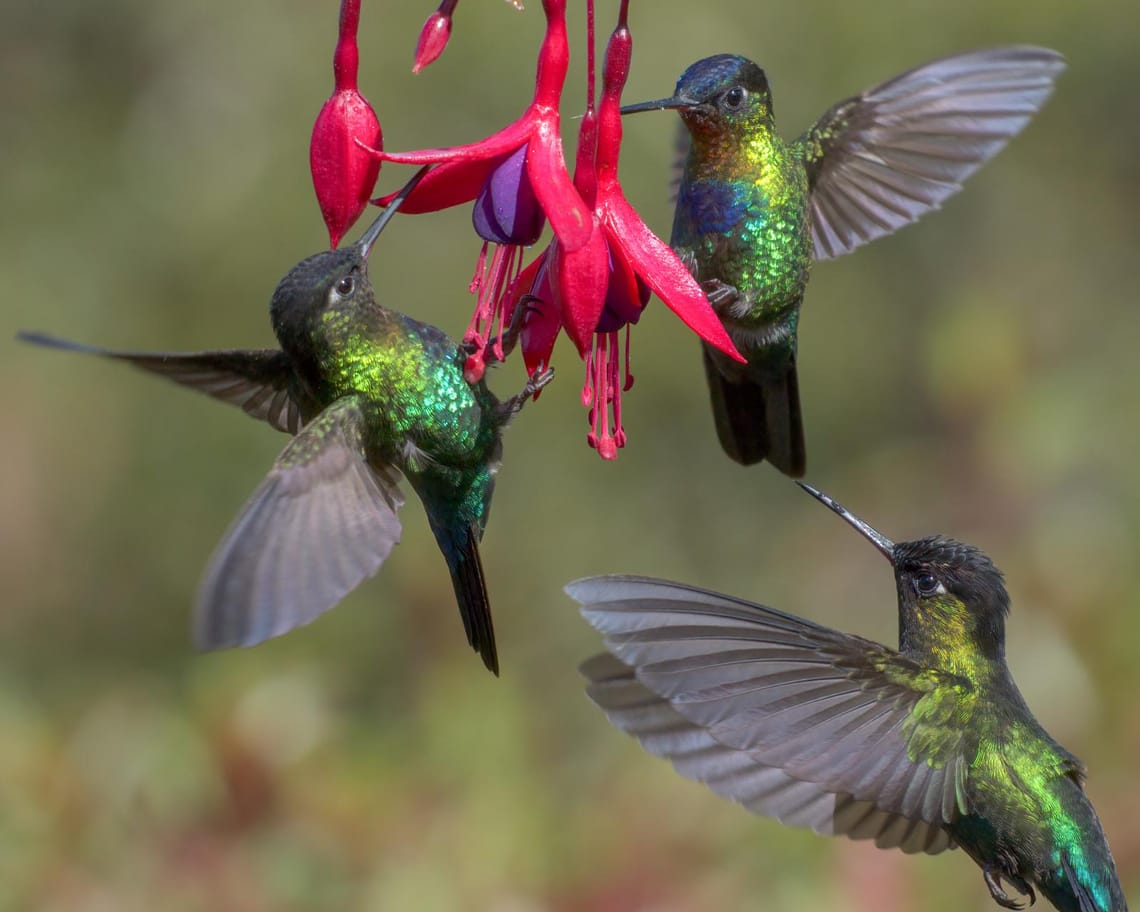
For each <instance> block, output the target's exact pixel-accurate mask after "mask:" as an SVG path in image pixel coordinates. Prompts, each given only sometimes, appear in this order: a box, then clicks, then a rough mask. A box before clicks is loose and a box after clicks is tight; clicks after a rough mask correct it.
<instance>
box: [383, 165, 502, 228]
mask: <svg viewBox="0 0 1140 912" xmlns="http://www.w3.org/2000/svg"><path fill="white" fill-rule="evenodd" d="M494 164H495V163H494V160H493V159H486V160H485V161H483V160H477V161H469V162H468V161H457V162H446V163H445V164H442V165H436V166H435V167H434V168H432V169H431V170H430V171H429V172H428V173H427V174H425V175H424V176H423V178H422V179H421V180H420V182H419V183H418V184H417V185H416V188H415V189H414V190H413V191H412V192H411V193H410V194H409V195H408V197H407V199H405V200H404V202H403V203H401V204H400V214H401V215H420V214H422V213H424V212H438V211H439V210H440V209H448V208H450V207H451V206H458V205H461V204H462V203H467V202H470V201H471V200H473V199H475V197H476V196H478V195H479V191H480V190H481V189H482V187H483V182H484V181H486V179H487V175H488V174H490V172H491V168H492V167H493V166H494ZM399 192H400V191H398V190H396V191H393V192H392V193H389V194H387V195H385V196H382V197H380V198H379V199H376V200H373V202H374V203H376V204H377V205H379V206H387V205H388V204H389V203H391V202H392V200H393V199H394V198H395V196H396V194H397V193H399Z"/></svg>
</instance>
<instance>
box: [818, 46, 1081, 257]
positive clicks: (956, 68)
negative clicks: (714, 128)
mask: <svg viewBox="0 0 1140 912" xmlns="http://www.w3.org/2000/svg"><path fill="white" fill-rule="evenodd" d="M1064 68H1065V62H1064V59H1063V58H1062V57H1061V55H1060V54H1058V53H1057V52H1056V51H1051V50H1048V49H1046V48H1036V47H998V48H990V49H986V50H980V51H973V52H971V53H967V54H960V55H958V56H955V57H947V58H945V59H943V60H937V61H934V62H933V63H929V64H926V65H925V66H921V67H918V68H916V69H913V70H910V71H908V72H906V73H903V74H902V75H901V76H897V77H895V78H894V79H891V80H889V81H888V82H885V83H882V84H881V85H878V86H875V87H874V88H872V89H868V90H867V91H866V92H864V93H863V94H862V95H858V96H856V97H854V98H849V99H847V100H846V101H842V102H840V103H839V104H837V105H835V106H834V107H833V108H832V109H831V110H830V111H828V112H827V113H826V114H824V115H823V117H821V118H820V119H819V121H817V122H816V123H815V124H814V125H813V126H812V127H811V129H809V130H808V131H807V132H806V133H804V134H803V136H801V137H800V138H799V140H797V145H796V148H797V151H798V152H799V154H800V155H801V156H802V157H803V159H804V163H805V165H806V167H807V170H808V181H809V186H810V188H811V196H810V218H811V226H812V239H813V243H814V248H815V258H816V259H827V258H829V257H835V256H840V255H841V254H844V253H849V252H850V251H852V250H854V249H855V248H856V247H859V246H861V245H863V244H866V243H868V242H869V241H873V240H875V239H876V238H879V237H882V236H884V235H886V234H891V233H892V232H894V231H897V230H898V229H899V228H901V227H902V226H903V225H906V224H909V223H910V222H913V221H914V220H916V219H918V218H920V217H921V216H922V215H924V214H925V213H927V212H930V211H931V210H933V209H937V208H938V207H939V206H941V205H942V203H943V202H944V201H945V200H946V199H947V198H948V197H950V196H952V195H953V194H955V193H957V192H958V191H959V190H960V189H961V188H962V182H963V181H964V180H966V178H968V177H969V176H970V175H971V174H973V173H974V172H975V171H976V170H977V169H978V168H980V167H981V166H982V165H983V164H984V163H985V162H986V161H988V160H989V159H990V158H992V157H993V156H994V155H996V154H997V153H998V152H999V151H1000V150H1001V149H1002V148H1003V147H1004V146H1005V144H1006V143H1007V142H1009V140H1010V139H1012V138H1013V137H1014V136H1015V135H1016V134H1017V133H1019V132H1020V131H1021V130H1022V129H1023V128H1024V127H1025V125H1026V124H1027V123H1029V120H1030V119H1031V118H1032V117H1033V115H1034V114H1035V113H1036V112H1037V111H1038V110H1040V108H1041V106H1042V105H1044V104H1045V102H1046V100H1047V99H1048V98H1049V96H1050V94H1052V91H1053V84H1054V82H1055V81H1056V79H1057V77H1058V76H1059V75H1060V74H1061V72H1062V71H1063V70H1064Z"/></svg>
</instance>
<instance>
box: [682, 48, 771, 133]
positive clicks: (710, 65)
mask: <svg viewBox="0 0 1140 912" xmlns="http://www.w3.org/2000/svg"><path fill="white" fill-rule="evenodd" d="M674 98H677V99H684V100H685V101H687V102H688V104H687V105H685V106H682V107H681V108H680V114H681V117H682V118H683V119H684V120H685V122H686V123H687V124H689V126H690V128H692V126H693V125H694V123H702V122H704V123H719V124H737V123H746V122H748V121H750V120H753V119H755V118H756V117H758V116H759V117H764V118H769V117H771V116H772V99H771V95H770V94H769V91H768V77H767V76H766V75H765V74H764V71H763V70H762V69H760V67H758V66H757V65H756V64H755V63H753V62H752V61H751V60H748V59H747V58H745V57H740V56H737V55H735V54H718V55H716V56H715V57H706V58H705V59H704V60H698V61H697V62H696V63H694V64H693V65H692V66H691V67H689V68H688V69H687V70H685V72H684V73H682V74H681V78H680V79H678V80H677V87H676V89H675V91H674Z"/></svg>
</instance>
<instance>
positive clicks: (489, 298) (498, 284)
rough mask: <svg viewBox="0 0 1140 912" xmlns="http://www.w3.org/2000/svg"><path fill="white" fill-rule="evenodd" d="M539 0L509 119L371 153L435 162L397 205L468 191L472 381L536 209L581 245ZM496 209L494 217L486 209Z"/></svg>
mask: <svg viewBox="0 0 1140 912" xmlns="http://www.w3.org/2000/svg"><path fill="white" fill-rule="evenodd" d="M542 5H543V9H544V11H545V12H546V35H545V36H544V37H543V40H542V46H541V48H540V49H539V54H538V67H537V72H536V75H535V91H534V99H533V101H532V102H531V104H530V105H529V106H528V107H527V109H526V111H525V112H523V115H522V116H521V117H520V118H519V119H518V120H516V121H515V122H514V123H512V124H510V125H509V126H507V127H504V128H503V129H502V130H500V131H499V132H497V133H494V134H493V135H491V136H488V137H487V138H486V139H483V140H481V141H479V142H476V143H472V144H470V145H466V146H454V147H451V148H446V149H428V150H424V151H420V152H404V153H391V152H382V151H379V150H376V151H374V153H373V154H375V156H376V157H377V158H378V159H382V160H385V161H391V162H397V163H400V164H412V165H427V164H436V165H438V167H435V168H433V169H432V170H431V171H429V172H428V174H427V175H426V176H425V177H424V179H423V180H422V181H421V182H420V185H419V186H418V187H417V188H416V189H415V191H413V193H412V194H411V195H410V196H409V197H408V198H407V200H405V202H404V203H403V205H402V206H401V212H404V213H407V214H414V213H418V212H433V211H436V210H438V209H445V208H448V207H450V206H456V205H459V204H461V203H465V202H468V201H470V200H475V199H476V198H477V197H478V200H477V202H476V208H475V217H474V222H475V228H476V231H477V232H478V233H479V234H480V236H481V237H483V239H484V244H483V249H482V252H481V253H480V255H479V264H478V266H477V268H476V273H475V278H474V279H473V280H472V282H471V290H472V291H473V292H475V293H476V294H477V296H478V298H477V303H476V309H475V315H474V317H473V318H472V320H471V324H470V326H469V327H468V330H467V333H466V334H465V335H464V337H463V338H464V342H465V343H467V344H469V345H472V346H473V347H475V348H476V351H475V353H474V354H473V355H472V356H471V357H470V358H469V359H468V362H467V365H466V373H467V377H468V379H469V380H471V381H472V382H475V381H477V380H478V379H479V378H480V377H482V375H483V370H484V364H485V357H486V355H485V353H484V351H483V350H484V348H485V346H486V345H487V343H488V342H489V341H490V340H491V338H492V337H494V339H495V343H494V345H495V347H494V356H495V357H496V358H499V359H502V358H503V357H504V356H505V354H506V350H505V348H504V345H503V333H504V331H505V329H506V324H507V323H508V322H509V319H510V312H509V311H507V310H506V309H505V306H506V305H505V302H506V301H508V300H509V299H510V296H509V295H508V294H507V293H508V290H510V292H511V293H512V294H515V296H516V298H517V282H516V279H517V277H518V274H519V270H520V269H521V266H522V248H523V247H524V246H528V245H530V244H533V243H535V242H536V241H537V240H538V237H539V234H540V233H541V231H542V227H543V222H542V218H543V213H545V217H546V218H548V219H549V220H550V226H551V228H552V230H553V231H554V234H555V237H557V238H559V239H560V241H561V243H563V244H565V245H566V246H567V248H569V249H577V248H578V247H580V246H582V245H583V244H585V243H586V242H587V241H588V240H589V238H590V234H591V231H592V224H591V219H590V212H589V209H588V208H587V206H586V204H585V203H584V202H583V200H582V198H581V196H579V194H578V192H577V191H576V190H575V189H574V184H573V183H572V182H571V180H570V175H569V173H568V172H567V170H566V161H565V158H564V156H563V154H562V135H561V132H560V127H561V118H560V114H559V106H560V105H561V102H562V89H563V87H564V85H565V83H566V70H567V67H568V65H569V62H570V44H569V40H568V38H567V34H566V0H543V4H542ZM440 11H441V12H442V11H443V7H441V10H440ZM430 22H431V20H430V18H429V24H430ZM387 199H388V198H387V197H386V198H384V199H382V200H380V203H381V204H384V203H385V202H387ZM508 210H510V211H509V212H508ZM496 211H497V212H499V216H498V217H496V216H494V215H493V213H495V212H496ZM534 227H536V230H531V228H534ZM492 246H493V250H492V249H490V248H491V247H492Z"/></svg>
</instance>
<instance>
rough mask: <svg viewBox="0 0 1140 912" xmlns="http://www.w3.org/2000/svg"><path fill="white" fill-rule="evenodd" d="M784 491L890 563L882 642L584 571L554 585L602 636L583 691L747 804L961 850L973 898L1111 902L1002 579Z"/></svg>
mask: <svg viewBox="0 0 1140 912" xmlns="http://www.w3.org/2000/svg"><path fill="white" fill-rule="evenodd" d="M802 487H803V488H804V489H805V490H806V491H808V492H809V493H810V494H812V495H813V496H814V497H816V498H818V499H819V500H820V501H822V502H823V503H825V504H826V505H828V506H829V507H831V509H833V510H834V511H835V512H837V513H838V514H839V515H840V516H842V517H843V518H844V519H845V520H846V521H847V522H848V523H850V524H851V525H852V526H853V527H854V528H855V529H857V530H858V531H859V532H860V533H862V534H863V535H864V536H865V537H866V538H867V539H868V540H870V542H871V543H872V544H873V545H874V546H875V547H876V548H877V549H878V550H879V551H880V553H882V555H883V556H884V557H886V559H887V560H888V561H889V562H890V564H891V567H892V568H893V570H894V575H895V585H896V589H897V593H898V617H899V648H898V649H897V650H895V649H890V648H889V647H887V646H883V645H881V644H879V643H875V642H872V641H871V640H866V639H863V638H861V637H858V636H853V635H851V634H846V633H841V632H840V631H838V630H832V629H830V628H828V627H824V626H821V625H819V624H815V623H812V622H811V621H808V620H804V619H802V618H798V617H795V616H793V615H790V614H784V613H782V612H779V611H775V610H773V609H771V608H766V607H764V606H762V605H756V604H753V603H751V602H747V601H744V600H743V599H738V598H732V597H730V596H726V595H719V594H717V593H715V592H709V591H706V590H703V589H697V588H693V587H691V586H685V585H682V584H680V583H671V582H666V581H664V580H657V579H647V578H642V577H634V576H601V577H595V578H592V579H583V580H579V581H577V582H574V583H571V584H570V585H569V586H567V587H566V591H567V592H568V593H569V594H570V595H571V596H572V597H573V598H574V599H576V600H577V601H578V602H580V603H581V605H582V608H581V611H582V614H583V615H584V617H585V618H586V620H587V621H589V622H590V623H591V624H592V625H593V626H594V627H595V628H596V629H597V630H598V631H600V632H601V633H602V634H604V636H605V646H606V649H607V650H608V652H606V653H602V654H601V655H598V656H595V657H594V658H592V659H590V660H588V661H587V662H585V663H584V664H583V666H582V669H581V670H582V673H583V675H584V676H585V677H586V678H587V680H588V681H589V684H588V688H587V690H588V693H589V696H590V698H591V699H592V700H593V701H594V702H595V703H596V704H597V705H598V706H599V707H600V708H601V709H602V710H603V711H604V712H605V713H606V715H607V716H608V717H609V720H610V722H611V723H613V725H615V726H616V727H617V728H619V729H621V730H622V731H625V732H628V733H629V734H631V735H633V736H634V737H636V738H637V739H638V740H639V741H640V742H641V745H642V747H644V748H645V749H646V750H647V751H649V752H650V753H652V754H655V755H657V756H659V757H665V758H668V759H669V760H671V761H672V763H673V765H674V767H675V768H676V769H677V771H678V772H679V773H681V775H683V776H686V777H688V778H690V779H695V780H697V781H699V782H703V783H705V784H706V785H707V786H708V787H709V788H711V789H712V790H713V791H714V792H716V793H717V794H719V795H723V796H724V797H726V798H730V799H732V800H733V801H737V802H739V803H740V804H742V805H743V806H744V807H746V808H747V809H748V810H750V811H752V812H753V813H756V814H762V815H765V816H768V817H774V818H775V819H777V820H779V821H781V822H783V823H785V824H788V825H791V826H801V827H810V828H811V829H813V830H815V831H816V832H817V833H822V834H829V835H843V836H847V837H850V838H852V839H872V840H874V841H875V844H876V845H877V846H879V847H880V848H892V847H895V848H901V849H902V850H903V851H904V852H908V853H913V852H926V853H930V854H936V853H938V852H942V851H943V850H945V849H949V848H954V847H960V848H961V849H962V850H963V851H964V852H965V853H966V854H967V855H969V856H970V857H971V858H972V859H973V860H974V861H975V862H977V864H978V866H979V867H980V868H981V869H982V875H983V877H984V879H985V883H986V886H987V887H988V888H989V891H990V894H991V896H992V897H993V898H994V899H995V900H996V901H997V902H998V904H1000V905H1001V906H1003V907H1005V908H1007V909H1019V908H1022V904H1021V903H1020V902H1019V901H1018V900H1017V899H1015V898H1014V897H1012V896H1010V895H1009V893H1007V892H1006V890H1005V887H1004V886H1003V882H1004V884H1008V885H1010V886H1012V887H1013V888H1015V889H1016V890H1017V891H1018V892H1019V893H1021V894H1023V895H1026V896H1028V897H1029V900H1030V902H1031V903H1032V902H1033V901H1034V900H1035V899H1036V891H1037V890H1040V891H1041V893H1042V894H1044V896H1045V897H1046V898H1047V899H1048V900H1049V901H1050V902H1052V903H1053V905H1054V906H1056V907H1057V908H1058V909H1059V910H1061V912H1126V910H1127V903H1126V902H1125V899H1124V894H1123V892H1122V891H1121V887H1120V882H1119V880H1118V878H1117V874H1116V866H1115V863H1114V861H1113V858H1112V853H1111V852H1110V851H1109V848H1108V842H1107V841H1106V839H1105V836H1104V832H1103V830H1102V829H1101V825H1100V821H1099V819H1098V818H1097V815H1096V812H1095V811H1094V810H1093V806H1092V804H1091V803H1090V802H1089V799H1088V797H1087V796H1086V794H1085V789H1084V784H1085V767H1084V765H1083V764H1082V763H1081V762H1080V761H1079V760H1078V759H1077V758H1076V757H1074V756H1073V755H1072V754H1070V753H1069V752H1068V751H1067V750H1065V748H1063V747H1061V745H1059V744H1058V743H1057V742H1056V741H1054V740H1053V739H1052V738H1051V737H1050V736H1049V734H1048V733H1047V732H1046V731H1045V730H1044V729H1043V728H1042V727H1041V725H1040V724H1039V723H1038V722H1037V720H1036V719H1035V718H1034V716H1033V714H1032V713H1031V712H1030V710H1029V708H1028V706H1027V705H1026V703H1025V700H1024V699H1023V698H1022V696H1021V693H1020V691H1019V690H1018V689H1017V685H1016V684H1015V683H1014V681H1013V678H1012V677H1011V675H1010V672H1009V668H1008V667H1007V666H1006V661H1005V619H1006V615H1007V613H1008V611H1009V595H1008V594H1007V592H1006V589H1005V584H1004V580H1003V578H1002V575H1001V572H1000V571H999V570H998V569H997V568H996V567H995V566H994V564H993V563H992V562H991V561H990V559H989V558H988V557H986V555H985V554H983V553H982V552H981V551H979V550H978V549H977V548H974V547H971V546H970V545H964V544H961V543H960V542H956V541H953V540H951V539H947V538H942V537H938V536H935V537H930V538H923V539H919V540H918V541H911V542H901V543H899V544H894V543H892V542H891V541H889V540H888V539H887V538H885V537H884V536H883V535H881V534H880V533H879V532H877V531H875V530H874V529H872V528H871V527H870V526H869V525H867V524H866V523H865V522H863V521H862V520H861V519H858V518H857V517H855V516H854V515H852V514H851V513H849V512H848V511H847V510H845V509H844V508H843V507H841V506H840V505H839V504H837V503H836V502H835V501H833V500H832V499H831V498H829V497H827V496H826V495H824V494H822V493H821V492H819V491H817V490H815V489H814V488H810V487H808V486H807V485H802Z"/></svg>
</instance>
